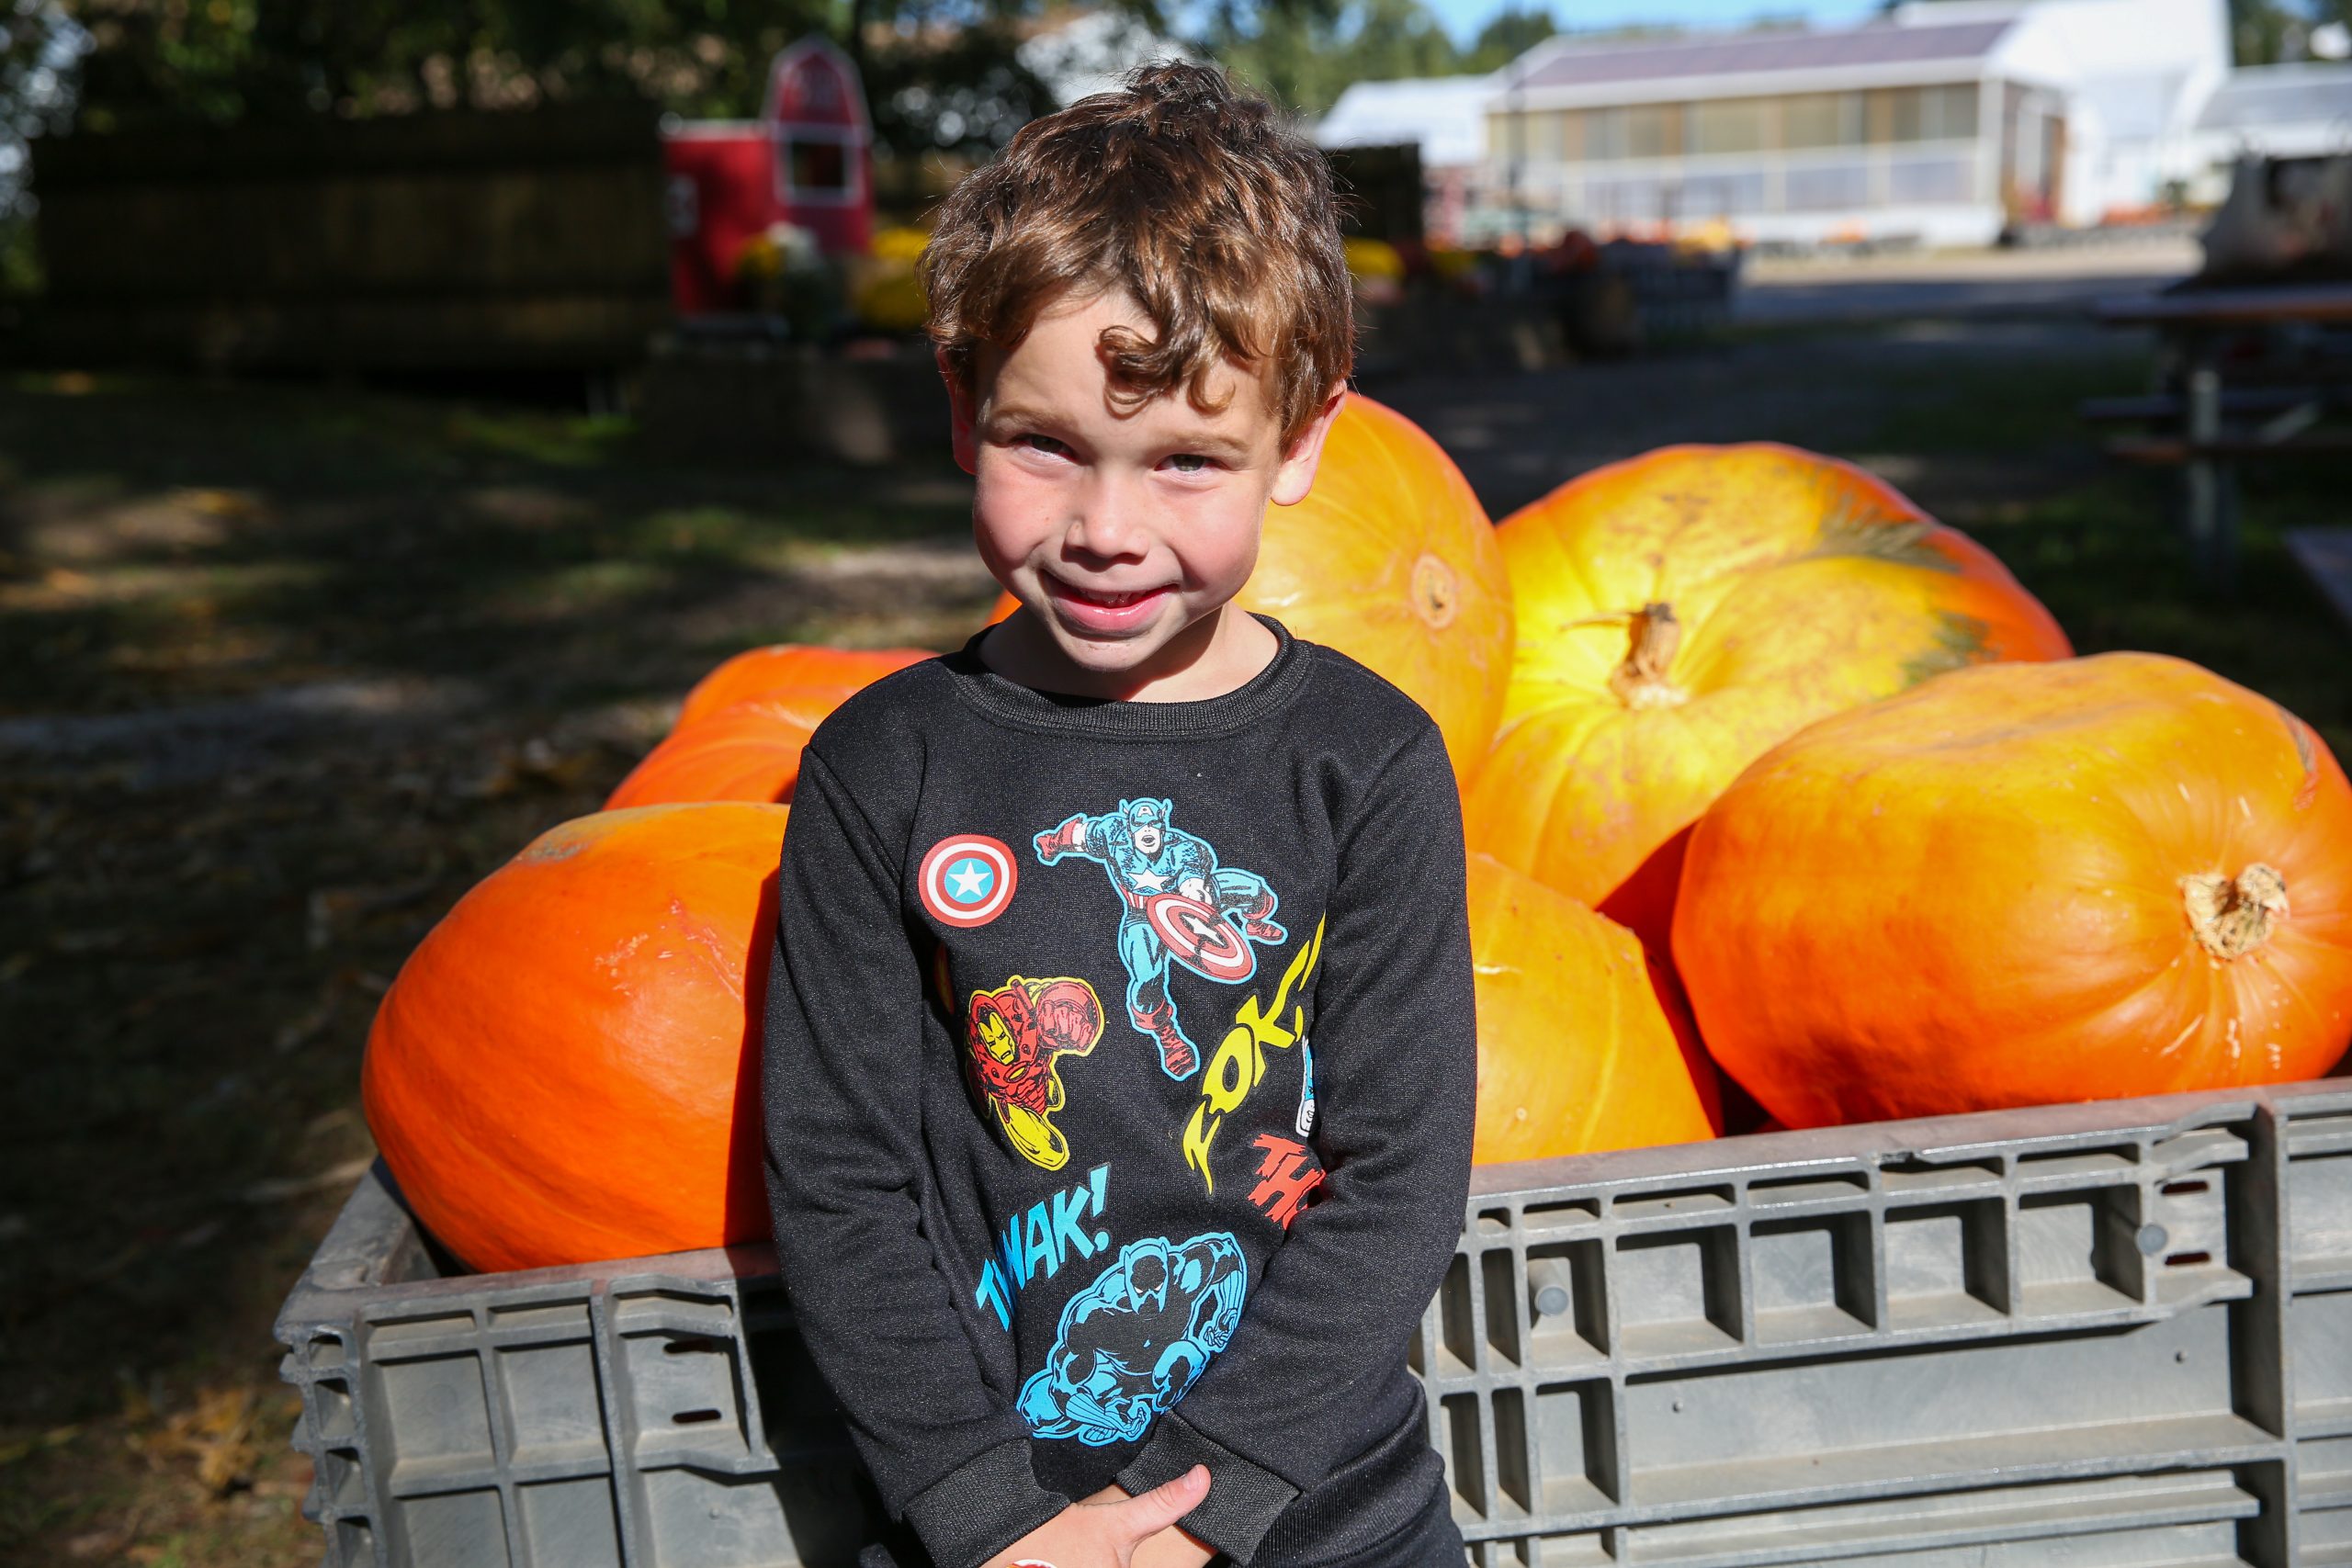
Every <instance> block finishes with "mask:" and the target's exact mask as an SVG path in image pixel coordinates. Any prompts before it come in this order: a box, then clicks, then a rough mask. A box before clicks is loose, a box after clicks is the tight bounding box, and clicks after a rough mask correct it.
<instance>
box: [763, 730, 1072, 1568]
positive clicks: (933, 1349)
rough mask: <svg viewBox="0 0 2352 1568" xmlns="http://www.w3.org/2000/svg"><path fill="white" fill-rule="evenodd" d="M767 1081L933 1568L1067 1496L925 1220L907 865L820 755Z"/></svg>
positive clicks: (794, 1274)
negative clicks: (1053, 1481)
mask: <svg viewBox="0 0 2352 1568" xmlns="http://www.w3.org/2000/svg"><path fill="white" fill-rule="evenodd" d="M776 916H777V922H776V930H777V941H776V946H775V952H774V953H772V955H771V958H770V964H769V969H768V982H767V998H766V1014H765V1020H764V1028H763V1061H762V1089H763V1115H764V1117H765V1132H766V1159H765V1164H766V1171H767V1187H768V1200H769V1204H770V1207H771V1209H772V1211H773V1214H774V1219H775V1250H776V1261H777V1263H778V1265H779V1267H780V1268H781V1269H782V1270H783V1275H784V1282H785V1287H786V1292H788V1294H789V1296H790V1298H791V1302H792V1307H793V1312H794V1315H795V1316H796V1318H797V1320H798V1324H799V1327H800V1331H801V1334H802V1336H803V1337H805V1339H806V1340H807V1343H808V1346H809V1354H810V1355H811V1356H812V1357H813V1358H814V1359H815V1360H816V1363H817V1367H818V1370H819V1371H821V1372H822V1373H823V1374H824V1377H825V1381H826V1382H827V1383H828V1384H829V1385H830V1386H831V1389H832V1391H833V1393H834V1396H835V1397H836V1398H838V1399H839V1400H840V1401H841V1403H842V1408H843V1412H844V1414H845V1416H847V1419H848V1425H849V1429H850V1435H851V1437H852V1438H853V1439H854V1442H855V1443H856V1446H857V1449H858V1452H859V1454H860V1455H861V1456H862V1457H863V1458H864V1459H865V1463H866V1467H867V1469H868V1470H869V1471H871V1472H872V1473H873V1476H874V1479H875V1482H876V1485H877V1486H878V1488H879V1489H880V1491H881V1494H882V1500H883V1502H884V1504H885V1506H888V1509H889V1510H890V1512H891V1513H892V1514H893V1515H896V1516H901V1517H905V1518H906V1519H907V1520H908V1522H909V1523H910V1524H911V1525H912V1526H913V1527H914V1529H915V1532H916V1534H918V1535H919V1536H921V1537H922V1541H923V1544H924V1546H925V1547H926V1548H927V1549H928V1550H929V1551H930V1553H931V1556H932V1558H933V1561H934V1562H937V1563H938V1565H939V1568H971V1565H972V1564H975V1563H978V1562H985V1561H986V1560H987V1559H988V1558H989V1557H991V1556H993V1555H995V1554H996V1553H997V1552H999V1551H1002V1550H1003V1549H1004V1548H1005V1547H1007V1546H1009V1545H1011V1544H1012V1542H1013V1541H1015V1540H1019V1539H1020V1538H1021V1537H1022V1536H1023V1535H1025V1534H1027V1533H1028V1532H1029V1531H1030V1530H1032V1529H1035V1528H1036V1527H1037V1526H1039V1525H1041V1524H1043V1523H1045V1522H1046V1520H1047V1519H1049V1518H1051V1517H1054V1516H1055V1515H1056V1514H1057V1513H1058V1512H1060V1511H1061V1509H1063V1508H1064V1507H1066V1506H1069V1499H1067V1498H1065V1497H1063V1496H1061V1495H1058V1494H1057V1493H1054V1492H1051V1491H1048V1490H1047V1489H1046V1488H1045V1487H1044V1486H1041V1485H1040V1484H1039V1483H1038V1482H1037V1479H1036V1476H1035V1472H1033V1470H1032V1469H1031V1467H1030V1462H1029V1441H1028V1431H1027V1428H1026V1427H1024V1426H1023V1423H1022V1421H1021V1419H1020V1416H1019V1413H1018V1412H1016V1411H1015V1410H1013V1409H1012V1406H1011V1404H1009V1403H1008V1402H1007V1401H1005V1400H1003V1399H1001V1398H1000V1397H999V1396H997V1395H996V1394H995V1393H993V1392H991V1391H990V1389H989V1386H988V1384H987V1382H985V1381H984V1379H983V1378H982V1375H981V1371H980V1366H979V1360H978V1356H977V1355H976V1354H975V1352H974V1350H973V1348H972V1344H971V1340H970V1339H969V1337H967V1334H966V1331H965V1329H964V1327H963V1325H962V1324H961V1322H960V1321H959V1319H958V1316H957V1314H956V1303H955V1301H954V1297H953V1294H952V1292H950V1291H949V1289H948V1284H947V1280H946V1278H945V1276H944V1274H943V1273H942V1272H941V1270H940V1268H939V1265H938V1263H937V1261H936V1259H935V1258H933V1252H932V1247H931V1244H930V1242H929V1241H928V1240H927V1239H925V1237H924V1235H923V1234H922V1228H921V1226H920V1224H919V1221H918V1210H917V1203H916V1195H917V1192H918V1190H919V1187H920V1183H921V1181H922V1169H923V1166H922V1147H921V1135H922V1134H921V1129H920V1128H919V1127H916V1126H914V1125H911V1124H910V1122H911V1118H910V1117H909V1115H908V1114H907V1108H908V1107H910V1106H916V1105H920V1104H921V1103H922V1093H921V1089H920V1085H919V1082H918V1075H919V1072H920V1058H921V1055H922V1032H923V1009H924V1000H923V977H922V961H921V959H920V957H919V956H918V949H917V946H916V943H917V941H918V935H919V933H917V932H915V931H910V929H909V927H908V924H907V921H906V919H905V917H904V914H903V912H902V910H901V908H900V903H899V867H898V865H897V863H896V862H895V860H894V858H893V857H892V856H891V855H890V854H889V853H888V852H886V851H885V850H884V848H883V844H882V840H881V839H880V837H879V836H878V835H877V834H876V832H875V831H874V829H873V827H872V825H871V824H870V823H869V822H868V821H867V820H866V819H865V816H864V815H863V814H862V813H861V811H860V810H859V807H858V806H857V804H856V802H855V801H854V798H853V797H852V795H851V794H850V792H849V791H848V790H847V789H845V788H844V787H843V786H842V782H841V780H840V779H839V777H838V776H837V775H835V774H834V773H832V772H831V769H830V768H828V767H827V766H826V765H825V763H824V761H822V760H821V759H820V757H819V756H818V754H817V753H816V751H815V750H813V749H812V750H810V751H809V752H808V753H807V754H806V756H805V759H804V761H803V762H802V766H801V773H800V782H799V785H798V787H797V790H796V791H795V794H794V799H793V806H792V816H791V818H790V820H789V821H788V823H787V824H786V829H785V840H784V856H783V864H782V868H781V871H780V872H779V874H778V877H777V883H776Z"/></svg>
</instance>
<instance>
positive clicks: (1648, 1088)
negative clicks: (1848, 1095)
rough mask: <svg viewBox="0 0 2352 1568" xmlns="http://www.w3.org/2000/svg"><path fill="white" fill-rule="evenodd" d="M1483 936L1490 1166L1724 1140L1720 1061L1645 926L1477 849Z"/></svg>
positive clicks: (1480, 1149)
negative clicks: (1638, 927)
mask: <svg viewBox="0 0 2352 1568" xmlns="http://www.w3.org/2000/svg"><path fill="white" fill-rule="evenodd" d="M1470 945H1471V952H1472V957H1473V962H1474V964H1476V984H1477V990H1478V1131H1477V1137H1476V1142H1475V1144H1474V1145H1472V1156H1471V1157H1472V1158H1473V1159H1474V1160H1476V1162H1477V1163H1478V1164H1480V1165H1494V1164H1499V1163H1501V1162H1503V1161H1507V1160H1519V1159H1544V1158H1548V1157H1550V1156H1554V1155H1574V1154H1589V1153H1592V1152H1595V1151H1597V1150H1601V1149H1630V1148H1642V1147H1645V1146H1647V1145H1652V1144H1687V1143H1695V1142H1697V1141H1699V1140H1701V1139H1703V1138H1711V1137H1713V1136H1714V1134H1715V1129H1716V1126H1717V1124H1718V1123H1719V1122H1721V1120H1722V1111H1721V1110H1720V1108H1719V1105H1718V1102H1717V1099H1716V1090H1715V1081H1714V1069H1713V1067H1712V1066H1708V1064H1707V1059H1706V1056H1705V1055H1704V1053H1702V1051H1701V1050H1700V1048H1699V1042H1698V1037H1697V1036H1696V1034H1695V1033H1693V1032H1692V1031H1691V1021H1690V1019H1689V1017H1688V1015H1687V1014H1686V1013H1685V1011H1684V1009H1683V1004H1682V1001H1681V998H1679V996H1678V995H1677V994H1676V991H1675V987H1674V979H1673V976H1672V975H1671V974H1669V973H1668V971H1667V969H1666V967H1665V965H1664V964H1661V963H1659V962H1658V961H1657V960H1656V959H1654V958H1652V957H1651V956H1650V955H1649V954H1648V953H1646V952H1645V951H1644V949H1643V947H1642V944H1641V942H1639V941H1638V940H1636V939H1635V938H1634V934H1633V932H1631V931H1627V930H1625V929H1624V928H1623V926H1620V925H1617V924H1616V923H1614V922H1613V921H1611V920H1609V919H1604V918H1602V917H1601V916H1600V915H1596V914H1594V913H1593V912H1592V911H1591V910H1590V909H1588V908H1585V907H1584V906H1583V905H1581V904H1579V903H1577V901H1576V900H1575V899H1573V898H1571V897H1568V896H1567V895H1566V894H1564V893H1556V892H1555V891H1553V890H1552V889H1551V888H1549V887H1546V886H1544V885H1543V884H1541V883H1539V882H1535V881H1533V880H1532V879H1530V878H1528V877H1525V876H1522V875H1521V874H1519V873H1518V872H1515V871H1513V870H1511V869H1510V867H1509V866H1507V865H1504V864H1503V863H1501V862H1499V861H1496V860H1493V859H1491V858H1489V857H1487V856H1486V855H1473V856H1471V857H1470Z"/></svg>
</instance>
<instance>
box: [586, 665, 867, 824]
mask: <svg viewBox="0 0 2352 1568" xmlns="http://www.w3.org/2000/svg"><path fill="white" fill-rule="evenodd" d="M837 701H838V699H837V698H836V697H835V696H834V694H832V693H831V692H830V691H819V692H815V693H810V692H809V691H807V690H805V689H797V688H786V689H785V691H784V692H782V693H779V694H771V695H770V696H768V697H765V698H760V699H754V700H753V701H751V702H744V703H737V704H736V705H734V706H732V707H724V708H720V709H719V710H718V712H716V713H709V714H705V715H704V716H702V717H700V718H697V719H695V721H694V722H693V723H692V724H682V725H680V726H679V727H678V728H675V729H673V730H672V731H671V732H670V734H669V737H668V739H664V740H663V741H662V744H661V745H659V746H656V747H655V748H654V749H653V750H651V751H649V752H647V753H646V756H645V760H644V761H641V762H639V763H638V765H637V766H636V767H635V768H632V769H631V770H630V771H629V774H628V777H627V778H625V779H623V780H621V782H620V784H618V785H617V786H616V788H615V789H614V790H613V793H612V795H611V796H610V797H609V798H608V799H606V800H605V810H607V811H618V810H621V809H623V808H625V807H632V806H661V805H665V804H669V803H672V802H677V801H689V800H760V801H768V802H772V803H777V804H782V805H786V806H789V805H790V804H792V792H793V790H794V788H795V787H797V785H798V784H799V783H800V751H801V749H802V748H803V747H805V746H807V745H808V744H809V737H810V736H811V735H814V734H815V733H816V732H817V726H819V725H820V724H821V723H823V722H824V720H825V716H827V715H828V714H830V713H831V712H832V711H833V708H834V706H835V705H836V702H837Z"/></svg>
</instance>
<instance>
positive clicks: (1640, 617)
mask: <svg viewBox="0 0 2352 1568" xmlns="http://www.w3.org/2000/svg"><path fill="white" fill-rule="evenodd" d="M1632 622H1633V630H1634V642H1633V646H1632V647H1631V648H1629V649H1626V651H1625V662H1624V663H1623V664H1620V665H1619V666H1617V668H1616V669H1615V670H1614V671H1611V672H1610V676H1609V689H1610V690H1611V692H1613V693H1615V694H1616V695H1617V700H1618V701H1619V702H1621V703H1623V704H1624V705H1626V706H1627V707H1629V708H1670V707H1674V706H1677V705H1679V704H1682V703H1687V702H1689V701H1690V700H1691V694H1690V693H1688V692H1686V691H1684V690H1683V689H1682V688H1681V687H1679V686H1678V685H1676V684H1675V683H1674V682H1671V681H1668V679H1667V678H1666V672H1667V671H1668V669H1669V668H1670V667H1671V666H1672V665H1673V663H1674V651H1675V649H1678V648H1680V647H1681V646H1682V623H1681V622H1680V621H1678V620H1676V619H1675V618H1674V606H1673V605H1671V604H1662V603H1653V604H1645V605H1643V606H1642V607H1641V608H1640V609H1638V610H1636V611H1634V614H1633V617H1632Z"/></svg>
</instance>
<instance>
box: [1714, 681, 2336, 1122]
mask: <svg viewBox="0 0 2352 1568" xmlns="http://www.w3.org/2000/svg"><path fill="white" fill-rule="evenodd" d="M1674 953H1675V958H1676V961H1677V964H1678V965H1679V968H1680V970H1681V974H1682V977H1683V980H1684V982H1685V984H1686V985H1687V986H1688V987H1689V988H1690V994H1691V1001H1692V1005H1693V1007H1694V1009H1695V1010H1696V1012H1697V1015H1698V1019H1699V1023H1700V1026H1701V1029H1702V1032H1704V1034H1705V1037H1706V1041H1707V1044H1708V1046H1709V1048H1710V1049H1711V1050H1712V1051H1713V1054H1714V1056H1715V1059H1716V1060H1717V1061H1718V1062H1719V1063H1720V1064H1721V1065H1722V1066H1724V1069H1725V1070H1726V1071H1728V1072H1729V1073H1731V1074H1732V1075H1733V1076H1734V1077H1737V1078H1738V1079H1739V1080H1740V1082H1741V1083H1743V1084H1744V1085H1746V1086H1747V1089H1749V1090H1750V1091H1751V1092H1752V1093H1753V1094H1754V1095H1755V1096H1756V1098H1757V1099H1758V1100H1759V1101H1761V1102H1762V1103H1763V1104H1764V1106H1765V1107H1766V1108H1767V1109H1768V1110H1770V1111H1771V1112H1772V1113H1773V1114H1774V1115H1775V1116H1777V1117H1778V1118H1779V1119H1780V1120H1781V1121H1782V1122H1786V1123H1788V1124H1789V1125H1791V1126H1793V1127H1810V1126H1817V1125H1821V1124H1824V1123H1827V1122H1850V1121H1863V1120H1875V1119H1879V1118H1884V1117H1898V1116H1923V1115H1934V1114H1940V1113H1943V1112H1948V1111H1979V1110H1988V1109H1993V1108H1996V1107H2002V1106H2012V1105H2028V1104H2039V1103H2044V1102H2051V1101H2061V1100H2093V1099H2103V1098H2108V1097H2111V1096H2125V1095H2136V1094H2157V1093H2165V1092H2170V1091H2173V1090H2177V1089H2210V1088H2219V1087H2223V1086H2228V1085H2235V1084H2256V1083H2273V1082H2278V1081H2280V1080H2284V1079H2292V1078H2308V1077H2316V1076H2318V1075H2320V1074H2322V1073H2324V1072H2325V1071H2326V1070H2327V1069H2328V1067H2329V1066H2332V1065H2333V1064H2334V1063H2335V1061H2336V1060H2337V1058H2339V1057H2340V1056H2342V1055H2344V1052H2345V1048H2346V1043H2347V1042H2352V786H2347V785H2346V782H2345V775H2344V771H2343V769H2342V768H2340V767H2338V766H2337V765H2336V762H2335V759H2334V758H2333V757H2331V756H2330V755H2329V754H2328V750H2327V748H2326V746H2325V744H2324V743H2323V742H2322V741H2321V740H2320V739H2319V738H2318V737H2317V736H2316V735H2314V734H2313V733H2312V730H2311V729H2310V728H2309V727H2307V726H2306V725H2304V724H2303V723H2302V722H2301V720H2299V719H2297V718H2295V717H2294V716H2292V715H2290V714H2289V713H2287V712H2286V711H2285V710H2283V709H2281V708H2279V707H2278V706H2277V705H2274V704H2272V703H2271V702H2269V701H2268V700H2267V699H2265V698H2263V697H2261V696H2258V695H2256V694H2254V693H2252V692H2249V691H2246V690H2245V688H2243V687H2240V686H2236V685H2233V684H2232V683H2231V682H2227V681H2224V680H2222V678H2221V677H2220V676H2218V675H2214V674H2211V673H2210V672H2209V671H2203V670H2200V669H2199V668H2198V667H2196V666H2195V665H2193V664H2188V663H2185V662H2183V661H2181V660H2176V659H2166V658H2161V657H2158V656H2155V655H2153V654H2138V653H2114V654H2105V655H2102V656H2100V657H2098V658H2096V659H2083V660H2067V661H2064V662H2060V663H2052V664H2009V665H1996V666H1988V667H1985V668H1983V669H1977V670H1965V671H1958V672H1957V673H1954V674H1951V675H1946V676H1943V677H1940V678H1939V679H1937V680H1935V681H1931V682H1928V683H1927V684H1926V685H1924V686H1922V687H1920V688H1919V689H1918V690H1917V691H1914V692H1909V693H1906V694H1903V695H1901V696H1898V697H1894V698H1890V699H1889V700H1887V701H1885V702H1883V703H1879V704H1876V705H1872V706H1870V707H1866V708H1860V709H1857V710H1855V711H1853V712H1851V713H1846V714H1841V715H1838V716H1834V717H1831V718H1827V719H1824V720H1823V721H1821V722H1820V723H1818V724H1816V725H1814V726H1813V727H1812V728H1809V729H1806V730H1804V731H1803V732H1802V733H1800V734H1798V735H1796V736H1793V737H1792V738H1791V739H1788V740H1787V741H1785V742H1783V743H1782V744H1781V745H1780V746H1779V747H1777V748H1775V749H1774V750H1771V751H1770V752H1768V753H1766V754H1765V755H1764V756H1763V757H1762V758H1760V759H1758V761H1757V762H1756V763H1755V765H1754V766H1752V767H1750V768H1749V769H1748V770H1747V772H1746V773H1743V774H1741V775H1740V777H1739V779H1738V780H1737V781H1736V783H1734V784H1732V786H1731V787H1730V788H1729V789H1727V790H1725V791H1724V794H1723V796H1722V798H1721V799H1719V800H1717V801H1716V802H1715V804H1714V805H1713V807H1711V808H1710V809H1709V810H1708V812H1707V814H1706V815H1705V816H1704V817H1703V818H1701V819H1700V821H1699V826H1698V829H1697V831H1696V832H1695V833H1693V834H1692V835H1691V849H1690V855H1689V859H1688V862H1687V863H1686V864H1685V865H1684V867H1683V874H1682V894H1681V902H1680V907H1679V909H1678V910H1677V912H1676V915H1675V922H1674Z"/></svg>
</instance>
